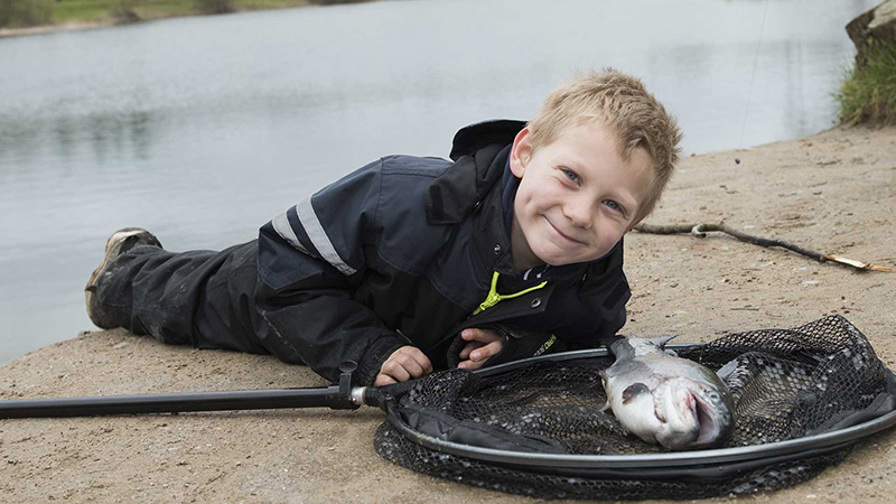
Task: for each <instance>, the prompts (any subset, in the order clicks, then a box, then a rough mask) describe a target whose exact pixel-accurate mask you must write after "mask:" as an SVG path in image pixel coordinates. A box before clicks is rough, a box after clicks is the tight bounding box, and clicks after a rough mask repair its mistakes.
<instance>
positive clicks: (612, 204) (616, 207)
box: [604, 200, 622, 212]
mask: <svg viewBox="0 0 896 504" xmlns="http://www.w3.org/2000/svg"><path fill="white" fill-rule="evenodd" d="M604 204H605V205H607V206H608V207H610V208H611V209H613V210H617V211H620V212H621V211H622V206H620V205H619V203H616V202H615V201H613V200H605V201H604Z"/></svg>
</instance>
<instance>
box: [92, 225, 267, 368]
mask: <svg viewBox="0 0 896 504" xmlns="http://www.w3.org/2000/svg"><path fill="white" fill-rule="evenodd" d="M257 257H258V246H257V244H256V242H255V241H251V242H249V243H245V244H242V245H236V246H233V247H230V248H228V249H226V250H223V251H221V252H213V251H204V250H203V251H193V252H182V253H173V252H168V251H166V250H163V249H161V248H158V247H154V246H138V247H135V248H134V249H132V250H130V251H128V252H127V253H125V254H122V255H121V256H119V257H118V258H116V259H115V260H114V261H113V262H112V263H111V264H110V265H109V266H108V268H107V270H106V271H107V273H106V274H104V275H102V277H101V278H100V281H99V282H98V285H97V291H96V293H95V294H94V295H95V296H97V299H98V301H99V302H100V304H101V306H102V308H103V310H104V311H105V312H106V313H107V314H109V315H111V316H112V318H113V320H114V321H115V322H116V323H118V324H119V325H120V326H121V327H124V328H127V329H129V330H130V331H131V332H133V333H135V334H149V335H151V336H153V337H154V338H156V339H158V340H160V341H162V342H164V343H167V344H172V345H192V346H194V347H196V348H205V349H229V350H238V351H241V352H249V353H262V354H263V353H271V350H273V349H268V348H266V347H265V345H264V344H263V343H262V341H264V340H265V338H264V337H263V336H264V334H266V333H267V332H269V331H271V329H270V327H269V326H268V325H267V323H265V321H264V320H263V319H262V318H261V316H260V315H259V314H258V313H257V311H256V309H255V305H254V302H253V299H254V293H255V288H256V283H257V282H258V271H257ZM259 335H261V336H262V337H259Z"/></svg>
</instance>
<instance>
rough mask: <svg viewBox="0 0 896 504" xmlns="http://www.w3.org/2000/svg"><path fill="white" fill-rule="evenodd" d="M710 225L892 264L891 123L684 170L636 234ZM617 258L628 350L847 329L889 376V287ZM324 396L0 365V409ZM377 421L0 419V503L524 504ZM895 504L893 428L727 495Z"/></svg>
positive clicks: (105, 360)
mask: <svg viewBox="0 0 896 504" xmlns="http://www.w3.org/2000/svg"><path fill="white" fill-rule="evenodd" d="M735 159H737V160H738V161H735ZM722 220H723V221H725V223H726V224H727V225H729V226H732V227H735V228H737V229H745V230H747V232H748V233H751V234H756V235H759V236H764V237H775V238H780V239H784V240H787V241H790V242H792V243H796V244H800V245H803V246H805V247H807V248H811V249H814V250H819V251H823V252H825V253H836V254H841V255H843V256H846V257H849V258H851V259H855V260H859V261H864V262H871V263H874V264H878V265H881V266H889V267H893V266H896V240H892V239H888V238H886V237H887V236H890V237H892V236H893V235H894V234H896V126H891V127H884V128H877V129H871V128H865V127H855V128H844V127H836V128H834V129H831V130H827V131H823V132H821V133H818V134H815V135H811V136H808V137H806V138H801V139H795V140H783V141H779V142H774V143H770V144H764V145H759V146H755V147H750V148H744V149H732V150H727V151H717V152H711V153H707V154H698V155H695V156H692V157H691V156H688V157H684V158H683V159H682V160H681V162H680V165H679V169H678V173H676V175H675V176H674V177H673V179H672V181H671V182H670V184H669V188H668V190H667V192H666V194H665V195H664V197H663V199H662V200H661V202H660V204H659V206H658V208H657V209H656V211H655V212H654V214H653V215H651V216H650V217H649V218H648V219H647V221H648V222H649V223H651V224H678V223H685V222H718V221H722ZM163 239H164V238H163ZM625 252H626V258H625V261H626V268H625V270H626V274H627V277H628V280H629V283H630V285H631V288H632V292H633V297H632V299H631V301H629V304H628V308H629V309H628V313H629V320H628V323H627V324H626V326H625V327H624V328H623V333H625V334H640V335H644V336H653V335H659V334H664V333H668V332H674V333H678V334H680V337H679V340H680V341H679V342H681V343H684V342H706V341H709V340H712V339H714V338H716V337H718V336H720V335H722V334H724V333H726V332H740V331H746V330H750V329H764V328H772V327H795V326H798V325H801V324H803V323H806V322H809V321H812V320H815V319H818V318H820V317H822V316H825V315H831V314H842V315H843V316H844V317H846V318H847V319H848V320H849V321H850V322H852V323H853V324H854V325H855V326H856V327H857V328H858V329H859V330H861V331H862V332H863V333H864V334H865V336H866V337H867V338H868V340H869V342H870V343H871V345H872V346H873V348H874V350H875V352H876V353H877V355H878V357H879V358H880V359H881V360H882V361H883V362H884V364H885V365H886V366H888V367H889V368H890V369H896V338H894V336H896V329H894V328H896V311H893V310H892V307H891V304H892V301H891V300H892V299H893V298H894V297H896V273H881V272H873V271H865V272H860V271H855V270H853V269H851V268H846V267H842V266H838V265H835V264H831V263H819V262H817V261H814V260H811V259H807V258H805V257H803V256H800V255H798V254H794V253H790V252H787V251H784V250H781V249H765V248H761V247H756V246H754V245H750V244H747V243H743V242H739V241H737V240H735V239H733V238H730V237H726V236H722V235H717V234H710V235H709V236H708V237H707V238H703V239H698V238H694V237H692V236H689V235H674V236H659V235H647V234H640V233H637V232H632V233H630V234H629V235H627V236H626V251H625ZM76 329H77V328H72V332H73V333H74V332H75V330H76ZM324 384H325V383H324V381H323V380H322V379H321V378H320V377H318V376H316V375H315V374H314V373H313V372H311V371H310V370H309V369H308V368H307V367H303V366H291V365H287V364H284V363H281V362H279V361H277V360H276V359H274V358H273V357H270V356H264V355H250V354H241V353H236V352H226V351H215V350H194V349H192V348H189V347H176V346H165V345H162V344H160V343H158V342H156V341H155V340H153V339H151V338H147V337H137V336H133V335H131V334H130V333H128V332H127V331H125V330H123V329H113V330H109V331H99V330H96V331H85V332H81V333H79V334H78V335H77V336H76V337H74V338H72V339H69V340H66V341H62V342H58V343H53V344H51V345H48V346H45V347H42V348H39V349H37V350H34V351H32V352H29V353H27V354H26V355H24V356H22V357H18V358H16V359H14V360H13V361H12V362H10V363H8V364H6V365H3V366H0V400H6V399H23V398H40V397H75V396H99V395H119V394H138V393H174V392H197V391H210V390H247V389H270V388H280V387H305V386H321V385H324ZM383 420H384V417H383V415H382V414H381V412H379V411H378V410H375V409H374V408H365V409H360V410H357V411H335V410H327V409H297V410H278V411H242V412H217V413H188V414H179V415H161V414H160V415H123V416H111V417H97V418H47V419H16V420H0V467H2V468H3V475H4V477H3V478H0V495H2V496H3V497H0V501H2V502H3V503H4V504H7V503H18V502H23V503H24V502H47V501H50V500H62V501H66V502H121V501H125V500H136V501H139V502H190V501H197V502H247V503H261V502H359V503H376V502H385V501H389V502H394V503H396V504H402V503H406V504H411V503H417V502H435V503H466V502H471V501H472V502H476V501H480V500H488V501H489V502H490V503H492V504H517V503H519V504H524V503H525V504H529V503H533V502H535V501H534V500H533V499H530V498H526V497H521V496H516V495H510V494H503V493H499V492H494V491H489V490H486V489H482V488H476V487H472V486H468V485H464V484H458V483H453V482H449V481H446V480H441V479H436V478H431V477H428V476H423V475H420V474H418V473H414V472H412V471H409V470H406V469H403V468H401V467H398V466H396V465H393V464H391V463H390V462H387V461H386V460H384V459H382V458H380V457H379V456H378V455H377V454H376V453H375V451H374V448H373V446H372V444H373V443H372V440H373V435H374V432H375V430H376V429H377V427H378V425H379V424H380V423H382V422H383ZM384 482H388V484H383V483H384ZM894 494H896V429H890V430H888V431H885V432H882V433H879V434H876V435H874V436H872V437H870V438H867V439H864V440H862V441H860V442H858V443H857V445H856V447H855V448H854V449H853V450H852V452H851V453H850V454H849V455H848V456H847V458H846V460H845V461H844V462H842V463H841V464H839V465H836V466H831V467H829V468H827V469H825V470H824V471H823V472H822V473H821V474H820V475H818V476H816V477H814V478H812V479H810V480H808V481H806V482H804V483H801V484H798V485H795V486H793V487H791V488H787V489H783V490H780V491H777V492H773V493H763V494H757V495H755V496H745V497H742V498H745V499H749V500H750V502H769V503H772V504H789V503H791V502H794V501H803V500H808V501H811V502H813V503H814V504H820V503H844V502H845V503H853V502H855V503H859V502H861V503H863V504H889V502H890V501H891V500H892V496H893V495H894ZM701 502H706V503H718V504H723V503H729V502H730V498H729V497H722V498H715V499H702V500H701Z"/></svg>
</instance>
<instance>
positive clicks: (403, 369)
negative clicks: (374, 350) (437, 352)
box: [373, 345, 432, 387]
mask: <svg viewBox="0 0 896 504" xmlns="http://www.w3.org/2000/svg"><path fill="white" fill-rule="evenodd" d="M429 373H432V363H431V362H429V357H427V356H426V354H424V353H423V351H422V350H420V349H419V348H417V347H415V346H411V345H405V346H403V347H401V348H399V349H398V350H396V351H394V352H392V355H390V356H389V358H388V359H386V362H384V363H383V365H382V366H381V367H380V373H379V374H378V375H376V380H374V382H373V386H374V387H379V386H382V385H391V384H393V383H398V382H406V381H408V380H410V379H412V378H420V377H422V376H424V375H428V374H429Z"/></svg>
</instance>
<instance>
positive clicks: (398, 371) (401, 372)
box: [380, 357, 411, 382]
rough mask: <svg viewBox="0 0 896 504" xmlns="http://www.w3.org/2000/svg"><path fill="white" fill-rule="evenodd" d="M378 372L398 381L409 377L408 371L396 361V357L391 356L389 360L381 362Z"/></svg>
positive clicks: (406, 379) (403, 380)
mask: <svg viewBox="0 0 896 504" xmlns="http://www.w3.org/2000/svg"><path fill="white" fill-rule="evenodd" d="M380 373H382V374H385V375H389V376H391V377H392V378H394V379H395V380H396V381H400V382H405V381H408V380H410V379H411V375H410V373H408V371H407V370H406V369H405V368H404V366H402V365H401V363H399V362H398V358H393V357H390V358H389V360H387V361H386V362H385V363H383V367H382V368H381V369H380Z"/></svg>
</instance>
